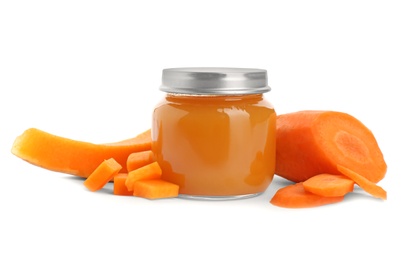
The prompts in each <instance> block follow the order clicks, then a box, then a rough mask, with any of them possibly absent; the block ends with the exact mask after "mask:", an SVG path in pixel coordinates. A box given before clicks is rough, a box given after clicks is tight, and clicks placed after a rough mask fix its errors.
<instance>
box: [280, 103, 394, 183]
mask: <svg viewBox="0 0 409 260" xmlns="http://www.w3.org/2000/svg"><path fill="white" fill-rule="evenodd" d="M276 145H277V151H276V175H278V176H281V177H283V178H285V179H288V180H290V181H293V182H303V181H305V180H307V179H309V178H310V177H313V176H315V175H317V174H321V173H329V174H342V173H341V172H340V171H339V170H338V169H337V165H342V166H344V167H347V168H349V169H351V170H353V171H355V172H357V173H359V174H360V175H362V176H363V177H365V178H367V179H368V180H370V181H372V182H375V183H377V182H379V181H380V180H382V179H383V178H384V176H385V173H386V170H387V165H386V163H385V160H384V157H383V154H382V151H381V150H380V148H379V146H378V143H377V141H376V139H375V136H374V135H373V133H372V132H371V131H370V130H369V129H368V128H367V127H366V126H365V125H364V124H363V123H362V122H360V121H359V120H358V119H356V118H355V117H353V116H351V115H349V114H347V113H343V112H337V111H320V110H304V111H298V112H293V113H287V114H281V115H278V116H277V132H276Z"/></svg>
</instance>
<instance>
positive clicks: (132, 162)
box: [126, 150, 154, 172]
mask: <svg viewBox="0 0 409 260" xmlns="http://www.w3.org/2000/svg"><path fill="white" fill-rule="evenodd" d="M153 161H154V159H153V152H152V150H148V151H142V152H137V153H131V154H130V155H129V156H128V160H127V161H126V167H127V170H128V172H131V171H133V170H136V169H138V168H140V167H142V166H145V165H147V164H150V163H153Z"/></svg>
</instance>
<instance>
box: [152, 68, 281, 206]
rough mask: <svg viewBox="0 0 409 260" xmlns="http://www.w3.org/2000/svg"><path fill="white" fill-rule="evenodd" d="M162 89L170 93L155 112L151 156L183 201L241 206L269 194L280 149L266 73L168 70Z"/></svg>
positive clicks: (226, 70)
mask: <svg viewBox="0 0 409 260" xmlns="http://www.w3.org/2000/svg"><path fill="white" fill-rule="evenodd" d="M160 90H162V91H164V92H166V93H167V94H166V96H165V97H164V99H163V100H162V101H161V102H160V103H159V104H157V106H156V107H155V109H154V112H153V123H152V140H153V145H152V150H153V152H154V155H155V159H156V160H157V162H158V163H159V165H160V166H161V168H162V178H163V179H164V180H167V181H169V182H172V183H175V184H178V185H179V193H180V197H188V198H199V199H236V198H244V197H252V196H256V195H258V194H260V193H262V192H264V191H265V190H266V189H267V187H268V186H269V184H270V183H271V181H272V179H273V176H274V170H275V149H276V143H275V133H276V113H275V110H274V108H273V106H272V105H271V104H270V103H269V102H268V101H267V100H266V99H265V98H264V96H263V93H265V92H267V91H269V90H270V87H269V86H268V85H267V71H265V70H260V69H244V68H173V69H164V70H163V72H162V86H161V87H160Z"/></svg>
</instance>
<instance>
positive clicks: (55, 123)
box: [0, 0, 409, 259]
mask: <svg viewBox="0 0 409 260" xmlns="http://www.w3.org/2000/svg"><path fill="white" fill-rule="evenodd" d="M408 7H409V4H408V2H407V1H375V0H374V1H361V0H354V1H349V0H344V1H314V0H311V1H257V0H252V1H223V0H219V1H212V0H206V1H179V0H177V1H155V0H152V1H89V0H81V1H2V2H1V3H0V162H1V167H0V175H1V187H0V211H1V213H0V240H1V241H2V242H1V244H0V259H37V258H39V259H160V258H163V259H237V258H238V257H241V258H240V259H297V258H298V259H359V258H361V259H373V258H376V259H391V258H394V259H408V257H409V252H408V248H407V246H408V244H407V243H408V234H409V233H408V232H409V224H408V220H409V214H408V213H407V212H408V208H409V207H408V205H409V204H408V199H409V196H408V183H409V179H408V175H409V173H408V167H407V161H408V156H409V153H408V149H407V147H408V146H409V142H408V138H407V136H408V131H409V129H408V126H407V120H408V119H407V118H408V112H409V109H408V103H407V100H408V95H407V90H406V89H407V87H408V86H409V15H408V14H409V8H408ZM183 66H222V67H253V68H264V69H267V70H268V73H269V84H270V86H271V87H272V91H271V92H269V93H268V94H267V95H266V96H267V98H268V99H270V101H271V102H272V103H273V104H274V106H275V108H276V111H277V113H279V114H282V113H286V112H293V111H298V110H305V109H321V110H338V111H342V112H346V113H350V114H351V115H353V116H355V117H356V118H358V119H359V120H361V121H362V122H363V123H364V124H365V125H366V126H367V127H368V128H370V129H371V130H372V131H373V133H374V135H375V137H376V138H377V140H378V142H379V145H380V147H381V149H382V151H383V153H384V156H385V159H386V162H387V164H388V172H387V174H386V177H385V178H384V179H383V180H382V181H381V182H380V183H379V184H380V185H381V186H382V187H383V188H384V189H386V190H387V191H388V200H387V201H381V200H378V199H374V198H372V197H371V196H369V195H367V194H366V193H364V192H362V190H360V189H359V188H356V192H354V193H353V194H349V195H347V196H346V198H345V200H344V201H343V202H341V203H338V204H334V205H329V206H325V207H320V208H312V209H296V210H294V209H283V208H278V207H275V206H272V205H271V204H270V203H269V200H270V198H271V197H272V196H273V194H274V193H275V191H276V190H277V189H278V188H280V187H283V186H284V185H286V184H288V183H287V182H285V181H284V180H283V179H280V178H279V177H275V178H274V180H273V183H272V184H271V186H270V187H269V189H268V190H267V191H266V192H265V193H264V194H263V195H261V196H259V197H256V198H252V199H247V200H239V201H223V202H208V201H191V200H183V199H169V200H159V201H149V200H144V199H139V198H134V197H120V196H113V195H112V194H111V193H112V186H110V185H107V187H106V188H104V189H103V190H102V191H99V192H96V193H92V192H89V191H87V190H86V188H85V187H84V186H83V184H82V182H83V180H81V179H78V178H74V177H72V176H69V175H66V174H62V173H58V172H51V171H48V170H45V169H42V168H39V167H35V166H33V165H31V164H28V163H26V162H24V161H22V160H20V159H19V158H17V157H15V156H13V155H12V154H11V153H10V149H11V146H12V143H13V141H14V139H15V138H16V137H17V136H18V135H20V134H21V133H22V132H23V131H24V130H25V129H27V128H30V127H37V128H40V129H42V130H45V131H48V132H50V133H53V134H57V135H61V136H64V137H68V138H72V139H77V140H83V141H89V142H95V143H104V142H113V141H119V140H122V139H126V138H130V137H132V136H134V135H136V134H138V133H140V132H141V131H144V130H145V129H147V128H149V127H150V120H151V111H152V108H153V106H154V105H155V104H156V102H157V101H159V99H160V98H161V97H162V96H163V93H161V92H160V91H159V90H158V87H159V85H160V83H161V82H160V80H161V71H162V69H164V68H168V67H183Z"/></svg>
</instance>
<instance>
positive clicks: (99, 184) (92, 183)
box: [84, 158, 122, 191]
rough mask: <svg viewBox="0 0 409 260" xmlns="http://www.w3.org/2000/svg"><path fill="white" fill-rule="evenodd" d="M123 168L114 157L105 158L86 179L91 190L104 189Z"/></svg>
mask: <svg viewBox="0 0 409 260" xmlns="http://www.w3.org/2000/svg"><path fill="white" fill-rule="evenodd" d="M121 169H122V166H121V165H120V164H119V163H118V162H117V161H115V159H114V158H110V159H108V160H104V161H103V162H102V163H101V164H100V165H99V166H98V167H97V168H96V169H95V170H94V171H93V172H92V173H91V174H90V175H89V176H88V178H87V179H86V180H85V181H84V185H85V187H87V188H88V189H89V190H90V191H97V190H99V189H102V188H103V187H104V186H105V184H107V183H108V182H109V181H110V180H111V179H112V178H113V177H114V176H115V174H117V173H118V172H119V171H120V170H121Z"/></svg>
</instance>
